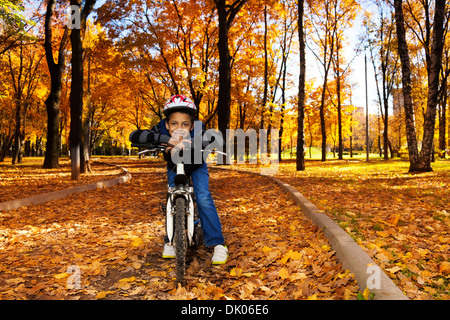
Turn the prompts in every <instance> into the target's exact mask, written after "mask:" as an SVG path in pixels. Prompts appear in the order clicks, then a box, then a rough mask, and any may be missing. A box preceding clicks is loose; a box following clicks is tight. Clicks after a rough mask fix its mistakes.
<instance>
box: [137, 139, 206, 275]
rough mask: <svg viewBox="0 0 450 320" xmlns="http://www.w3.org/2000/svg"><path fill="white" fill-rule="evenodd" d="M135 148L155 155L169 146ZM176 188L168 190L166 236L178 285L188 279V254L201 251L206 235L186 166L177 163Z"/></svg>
mask: <svg viewBox="0 0 450 320" xmlns="http://www.w3.org/2000/svg"><path fill="white" fill-rule="evenodd" d="M131 146H132V147H136V148H145V150H143V151H140V152H138V155H142V154H145V153H148V152H150V153H151V154H153V155H156V154H158V153H159V152H164V151H165V149H166V146H163V145H153V144H148V143H147V144H136V143H133V144H131ZM174 169H175V170H176V176H175V179H174V183H175V186H174V187H170V186H168V191H167V199H166V205H165V208H164V206H162V209H163V210H164V211H165V214H166V234H167V237H168V240H169V243H170V244H171V245H173V246H174V248H175V260H176V281H177V282H178V283H183V282H184V280H185V279H184V278H185V275H186V252H187V249H188V247H198V246H200V245H201V244H202V243H203V231H202V228H201V222H200V219H199V215H198V212H197V208H196V205H195V194H194V188H193V187H191V186H190V179H189V177H188V176H187V175H186V173H185V168H184V163H181V162H180V163H177V164H176V167H175V168H174Z"/></svg>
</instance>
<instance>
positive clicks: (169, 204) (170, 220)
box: [166, 197, 173, 245]
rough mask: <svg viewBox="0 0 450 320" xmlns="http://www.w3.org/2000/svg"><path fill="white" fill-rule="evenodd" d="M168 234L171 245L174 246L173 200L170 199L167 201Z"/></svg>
mask: <svg viewBox="0 0 450 320" xmlns="http://www.w3.org/2000/svg"><path fill="white" fill-rule="evenodd" d="M166 234H167V237H168V238H169V243H170V244H171V245H173V243H172V240H173V214H172V199H171V197H169V198H168V199H167V206H166Z"/></svg>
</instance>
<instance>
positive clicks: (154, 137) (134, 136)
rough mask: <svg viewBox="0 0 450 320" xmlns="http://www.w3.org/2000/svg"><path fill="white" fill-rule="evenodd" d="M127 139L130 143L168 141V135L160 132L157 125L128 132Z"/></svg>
mask: <svg viewBox="0 0 450 320" xmlns="http://www.w3.org/2000/svg"><path fill="white" fill-rule="evenodd" d="M129 140H130V141H131V142H132V143H152V144H159V143H169V140H170V137H169V136H166V135H163V134H161V133H160V131H159V128H158V126H154V127H153V128H152V129H151V130H135V131H133V132H132V133H131V134H130V137H129Z"/></svg>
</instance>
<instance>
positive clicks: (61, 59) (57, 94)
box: [43, 0, 68, 169]
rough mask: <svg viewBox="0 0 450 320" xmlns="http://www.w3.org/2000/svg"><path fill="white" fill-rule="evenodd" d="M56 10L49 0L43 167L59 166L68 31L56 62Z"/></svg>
mask: <svg viewBox="0 0 450 320" xmlns="http://www.w3.org/2000/svg"><path fill="white" fill-rule="evenodd" d="M54 10H55V0H48V3H47V11H46V14H45V25H44V32H45V41H44V48H45V56H46V60H47V65H48V69H49V73H50V82H51V85H50V94H49V95H48V97H47V99H46V100H45V106H46V108H47V143H46V148H45V158H44V164H43V168H45V169H53V168H59V162H58V148H59V139H60V137H59V132H58V129H59V121H60V118H61V111H60V109H59V104H60V101H61V90H62V73H63V69H64V65H65V47H66V45H67V41H68V31H67V29H65V30H64V34H63V37H62V39H61V42H60V45H59V53H58V62H57V63H55V61H54V58H53V48H52V19H53V12H54Z"/></svg>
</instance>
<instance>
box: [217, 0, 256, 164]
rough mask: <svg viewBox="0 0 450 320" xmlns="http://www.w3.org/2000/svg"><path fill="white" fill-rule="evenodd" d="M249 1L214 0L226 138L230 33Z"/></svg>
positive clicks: (221, 122) (219, 113)
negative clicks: (229, 1) (238, 15)
mask: <svg viewBox="0 0 450 320" xmlns="http://www.w3.org/2000/svg"><path fill="white" fill-rule="evenodd" d="M247 1H248V0H235V1H234V2H233V3H231V4H227V1H226V0H214V3H215V5H216V8H217V15H218V20H219V21H218V25H219V40H218V42H217V47H218V49H219V97H218V101H217V116H218V124H219V130H220V132H222V135H223V136H224V137H225V136H226V130H227V129H228V128H229V126H230V113H231V109H230V105H231V65H230V62H231V58H230V49H229V43H228V33H229V31H230V28H231V26H232V25H233V21H234V19H235V17H236V15H237V14H238V12H239V11H240V10H241V9H242V7H243V6H244V4H245V3H246V2H247ZM225 150H226V146H225ZM222 163H224V161H222Z"/></svg>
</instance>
